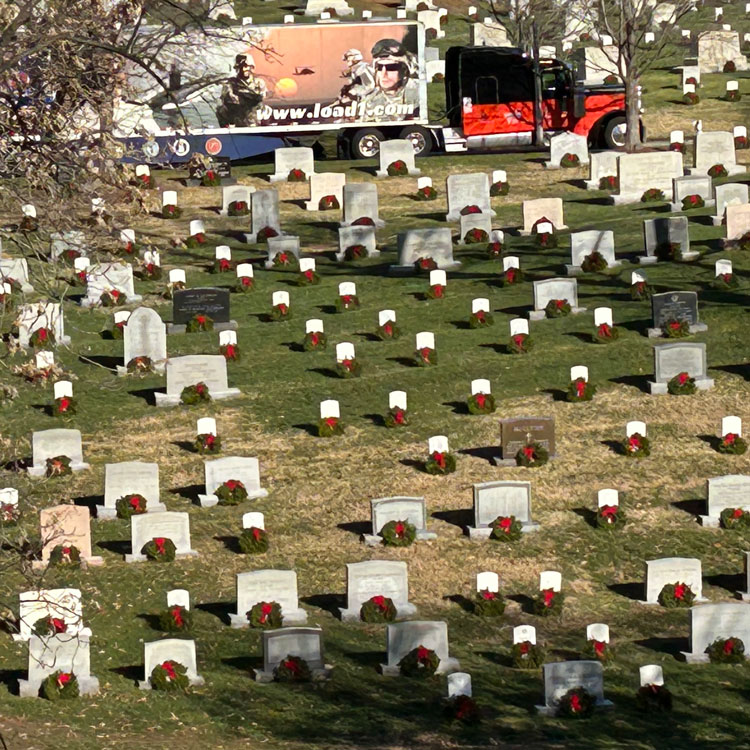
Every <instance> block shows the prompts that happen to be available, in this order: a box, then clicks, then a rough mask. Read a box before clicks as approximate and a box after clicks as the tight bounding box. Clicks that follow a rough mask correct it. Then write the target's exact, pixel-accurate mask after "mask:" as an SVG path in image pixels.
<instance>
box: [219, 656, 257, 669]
mask: <svg viewBox="0 0 750 750" xmlns="http://www.w3.org/2000/svg"><path fill="white" fill-rule="evenodd" d="M221 663H222V664H226V665H227V666H228V667H233V668H234V669H239V670H240V671H241V672H253V671H254V670H256V669H262V668H263V659H262V658H260V657H257V656H229V657H227V658H226V659H222V660H221Z"/></svg>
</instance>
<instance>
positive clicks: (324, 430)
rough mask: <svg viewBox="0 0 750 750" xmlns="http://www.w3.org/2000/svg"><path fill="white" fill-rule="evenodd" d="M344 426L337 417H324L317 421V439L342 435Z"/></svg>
mask: <svg viewBox="0 0 750 750" xmlns="http://www.w3.org/2000/svg"><path fill="white" fill-rule="evenodd" d="M343 434H344V425H343V424H342V423H341V420H340V419H339V418H338V417H326V418H325V419H319V420H318V437H333V436H334V435H343Z"/></svg>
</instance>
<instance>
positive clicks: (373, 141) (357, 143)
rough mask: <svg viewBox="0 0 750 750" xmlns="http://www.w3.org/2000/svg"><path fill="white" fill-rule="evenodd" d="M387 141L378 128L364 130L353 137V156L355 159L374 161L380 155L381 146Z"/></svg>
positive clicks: (358, 131)
mask: <svg viewBox="0 0 750 750" xmlns="http://www.w3.org/2000/svg"><path fill="white" fill-rule="evenodd" d="M384 140H385V137H384V136H383V134H382V133H381V132H380V131H379V130H378V129H377V128H362V129H361V130H357V131H356V132H355V133H354V135H353V136H352V141H351V142H352V156H353V157H354V158H355V159H374V158H376V157H377V155H378V154H379V153H380V144H381V143H382V141H384Z"/></svg>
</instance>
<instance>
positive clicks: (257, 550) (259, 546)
mask: <svg viewBox="0 0 750 750" xmlns="http://www.w3.org/2000/svg"><path fill="white" fill-rule="evenodd" d="M239 544H240V550H241V551H242V552H243V553H244V554H246V555H262V554H263V553H264V552H268V533H267V532H266V531H265V529H259V528H258V527H257V526H251V527H250V528H249V529H243V530H242V533H241V534H240V538H239Z"/></svg>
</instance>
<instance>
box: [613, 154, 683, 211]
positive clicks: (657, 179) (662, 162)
mask: <svg viewBox="0 0 750 750" xmlns="http://www.w3.org/2000/svg"><path fill="white" fill-rule="evenodd" d="M683 173H684V172H683V167H682V154H681V153H679V152H678V151H649V152H641V153H637V154H620V156H619V158H618V159H617V179H618V182H619V186H618V189H617V193H615V194H614V195H612V202H613V203H614V204H615V205H620V204H623V203H640V200H641V197H642V196H643V194H644V193H645V192H646V191H647V190H650V189H651V188H656V189H657V190H662V191H663V192H664V195H669V194H670V193H671V192H672V180H673V179H674V178H675V177H682V175H683Z"/></svg>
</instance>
